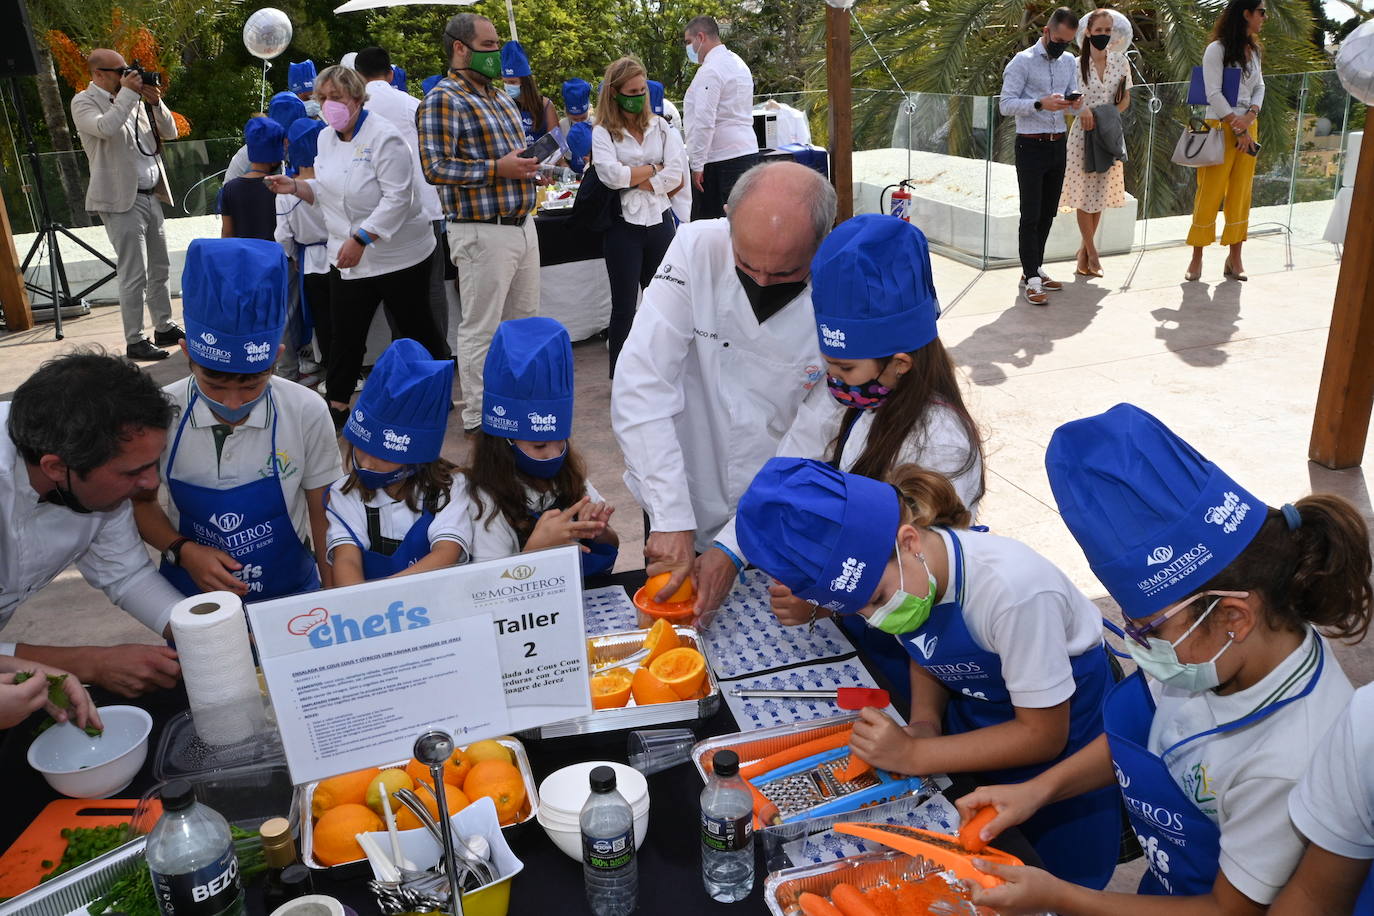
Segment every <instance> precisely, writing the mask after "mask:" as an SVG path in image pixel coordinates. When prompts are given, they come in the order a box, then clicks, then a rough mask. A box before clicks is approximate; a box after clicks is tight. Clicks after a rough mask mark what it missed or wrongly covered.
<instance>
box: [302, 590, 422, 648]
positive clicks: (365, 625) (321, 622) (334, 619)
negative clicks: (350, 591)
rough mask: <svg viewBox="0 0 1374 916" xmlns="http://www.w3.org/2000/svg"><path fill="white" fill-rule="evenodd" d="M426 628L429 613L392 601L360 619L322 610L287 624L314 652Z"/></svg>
mask: <svg viewBox="0 0 1374 916" xmlns="http://www.w3.org/2000/svg"><path fill="white" fill-rule="evenodd" d="M427 626H429V610H428V609H427V608H423V607H419V606H415V607H406V603H405V602H404V601H393V602H391V604H390V605H389V606H388V607H387V609H386V610H385V611H380V612H378V613H376V614H368V615H366V616H363V617H349V616H346V615H344V614H330V613H329V611H328V610H326V609H325V608H322V607H317V608H311V609H310V610H309V611H307V612H305V613H304V614H297V615H296V616H295V617H292V618H291V619H290V620H288V621H287V622H286V632H288V633H290V634H291V635H292V636H304V637H306V638H308V639H309V640H310V646H311V648H314V649H323V648H326V647H327V646H341V645H343V644H344V643H349V642H357V641H359V640H362V639H371V638H372V637H374V636H387V635H389V634H391V633H400V632H401V631H402V630H416V629H419V628H420V627H427Z"/></svg>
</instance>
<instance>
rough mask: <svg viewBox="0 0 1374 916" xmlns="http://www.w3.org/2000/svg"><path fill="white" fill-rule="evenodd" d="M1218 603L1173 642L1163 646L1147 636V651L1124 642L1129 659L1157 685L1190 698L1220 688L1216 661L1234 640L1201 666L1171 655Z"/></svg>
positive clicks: (1213, 603) (1160, 641) (1174, 654)
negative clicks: (1183, 693) (1159, 684)
mask: <svg viewBox="0 0 1374 916" xmlns="http://www.w3.org/2000/svg"><path fill="white" fill-rule="evenodd" d="M1220 600H1221V599H1220V598H1216V599H1214V600H1213V601H1212V603H1211V604H1209V605H1207V610H1206V611H1204V612H1203V613H1202V616H1201V617H1199V618H1198V619H1197V620H1196V621H1194V623H1193V625H1192V626H1191V627H1189V628H1188V629H1187V630H1185V631H1184V633H1183V635H1182V636H1180V637H1179V638H1178V639H1175V640H1174V641H1173V642H1166V641H1165V640H1163V639H1159V638H1158V637H1155V636H1149V637H1146V638H1147V639H1148V640H1149V643H1150V648H1148V649H1146V648H1145V647H1144V646H1141V645H1140V644H1139V643H1137V642H1136V641H1135V640H1133V639H1128V640H1126V648H1127V649H1129V650H1130V652H1131V658H1133V659H1134V660H1135V663H1136V665H1137V666H1139V668H1140V670H1142V671H1144V672H1145V673H1146V674H1148V675H1149V676H1150V677H1152V678H1154V679H1155V680H1157V681H1159V682H1160V683H1161V684H1167V685H1169V686H1170V687H1175V688H1177V689H1179V690H1182V691H1184V692H1186V693H1191V694H1198V693H1202V692H1204V691H1207V690H1212V689H1213V688H1215V687H1216V686H1217V685H1218V684H1220V683H1221V678H1220V676H1219V675H1218V674H1217V659H1219V658H1221V655H1222V653H1223V652H1225V651H1226V650H1227V649H1229V648H1231V643H1233V642H1235V641H1236V638H1235V637H1234V636H1231V638H1230V639H1228V640H1227V641H1226V645H1224V646H1222V647H1221V649H1219V650H1218V651H1217V654H1216V655H1213V656H1212V657H1211V658H1209V659H1208V660H1207V661H1205V662H1192V663H1190V662H1183V661H1179V658H1178V652H1177V651H1175V650H1176V649H1177V648H1178V644H1179V643H1181V642H1183V640H1185V639H1187V638H1188V637H1189V635H1191V634H1192V632H1193V631H1194V630H1196V629H1197V628H1198V627H1199V626H1200V625H1201V624H1202V621H1204V620H1206V619H1207V615H1208V614H1210V613H1212V609H1213V608H1215V607H1216V606H1217V602H1219V601H1220ZM1228 635H1230V634H1228Z"/></svg>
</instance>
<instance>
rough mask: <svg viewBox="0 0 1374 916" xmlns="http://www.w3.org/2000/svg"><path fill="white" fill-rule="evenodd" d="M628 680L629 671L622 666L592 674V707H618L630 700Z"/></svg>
mask: <svg viewBox="0 0 1374 916" xmlns="http://www.w3.org/2000/svg"><path fill="white" fill-rule="evenodd" d="M630 682H631V678H630V672H628V671H626V670H625V669H624V668H612V669H611V670H610V671H607V672H606V673H605V674H594V675H592V708H593V709H619V708H620V707H621V706H624V705H625V704H626V703H628V702H630Z"/></svg>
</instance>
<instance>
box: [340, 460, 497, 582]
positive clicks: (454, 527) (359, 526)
mask: <svg viewBox="0 0 1374 916" xmlns="http://www.w3.org/2000/svg"><path fill="white" fill-rule="evenodd" d="M347 480H348V478H347V477H341V478H339V479H338V480H336V481H334V483H333V484H332V485H331V486H330V488H329V509H330V511H329V512H328V513H327V515H326V517H327V518H328V519H329V533H328V535H327V536H326V537H325V543H326V544H328V545H329V546H328V550H329V562H330V563H333V562H334V548H335V547H338V546H339V545H340V544H353V545H355V546H359V547H360V549H363V550H367V549H369V547H368V544H367V510H368V509H369V508H370V509H376V510H377V512H378V522H379V523H380V527H381V534H382V537H384V538H387V539H389V540H393V541H401V540H404V539H405V536H406V535H407V534H409V533H410V529H411V528H412V527H414V525H415V523H416V522H417V521H418V520H419V518H420V513H419V512H416V511H415V510H414V509H412V508H410V506H407V505H406V503H405V500H402V499H392V498H391V497H390V496H388V495H387V494H386V491H385V490H374V491H373V493H372V498H371V499H369V500H368V501H367V502H366V503H364V502H363V498H362V490H361V488H359V487H354V488H353V489H352V491H350V492H348V493H345V492H344V491H343V487H344V483H346V482H347ZM467 508H468V507H467V502H466V500H461V499H451V498H450V499H449V501H448V502H447V503H445V504H444V505H443V507H442V508H440V509H439V511H438V512H435V513H434V518H433V519H431V520H430V523H429V529H428V534H429V547H430V549H431V550H433V549H434V545H435V544H437V543H439V542H440V541H453V542H455V543H456V544H458V546H459V547H461V548H462V549H463V555H462V557H461V558H460V559H459V561H458V562H460V563H463V562H466V561H467V556H468V552H469V551H468V546H469V545H470V544H471V543H472V520H471V519H470V518H469V517H468V511H467ZM336 516H337V517H336ZM340 519H342V521H340ZM345 523H347V527H345ZM350 528H351V529H352V530H353V534H356V535H357V536H358V537H359V538H360V539H362V540H363V544H361V545H358V543H357V541H354V540H353V535H351V534H349V529H350Z"/></svg>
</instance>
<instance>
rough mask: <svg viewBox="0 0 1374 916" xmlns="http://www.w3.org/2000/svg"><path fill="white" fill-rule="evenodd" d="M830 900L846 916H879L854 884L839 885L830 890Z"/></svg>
mask: <svg viewBox="0 0 1374 916" xmlns="http://www.w3.org/2000/svg"><path fill="white" fill-rule="evenodd" d="M830 899H831V901H832V902H834V904H835V906H837V907H839V910H840V912H841V913H843V914H844V916H879V914H878V910H877V908H876V907H875V906H873V904H871V903H869V902H868V898H867V897H865V896H864V894H863V891H861V890H859V889H858V888H857V887H855V886H854V885H852V884H837V885H835V886H834V887H832V888H831V889H830Z"/></svg>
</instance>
